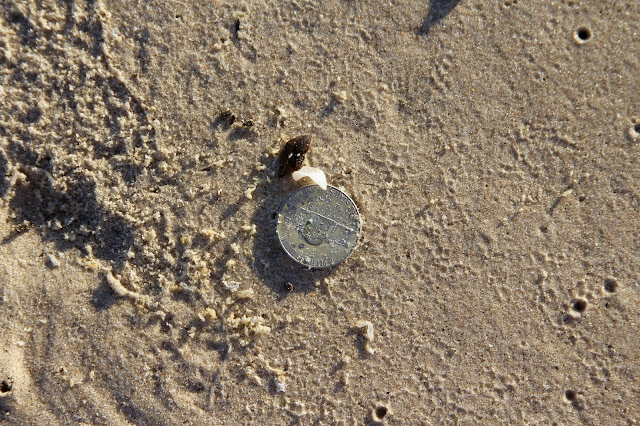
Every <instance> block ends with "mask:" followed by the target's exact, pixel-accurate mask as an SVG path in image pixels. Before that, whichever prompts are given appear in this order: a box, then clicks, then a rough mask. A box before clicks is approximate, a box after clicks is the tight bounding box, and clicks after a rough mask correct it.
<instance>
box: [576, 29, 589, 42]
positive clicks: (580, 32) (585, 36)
mask: <svg viewBox="0 0 640 426" xmlns="http://www.w3.org/2000/svg"><path fill="white" fill-rule="evenodd" d="M589 39H591V30H590V29H589V28H587V27H580V28H578V29H577V30H576V40H577V41H578V42H579V43H585V42H587V41H589Z"/></svg>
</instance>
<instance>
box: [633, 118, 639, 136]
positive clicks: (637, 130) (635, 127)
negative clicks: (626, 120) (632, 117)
mask: <svg viewBox="0 0 640 426" xmlns="http://www.w3.org/2000/svg"><path fill="white" fill-rule="evenodd" d="M633 131H634V132H636V134H640V121H638V122H637V123H636V124H634V125H633Z"/></svg>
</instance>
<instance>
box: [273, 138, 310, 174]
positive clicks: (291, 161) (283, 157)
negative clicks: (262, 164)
mask: <svg viewBox="0 0 640 426" xmlns="http://www.w3.org/2000/svg"><path fill="white" fill-rule="evenodd" d="M310 147H311V136H309V135H302V136H296V137H295V138H292V139H289V141H288V142H287V143H286V144H285V146H284V147H283V148H282V151H281V152H280V159H279V162H280V168H279V170H278V176H279V177H285V176H286V175H288V174H291V173H293V172H295V171H296V170H298V169H300V167H302V162H303V161H304V156H305V154H306V153H307V151H309V148H310Z"/></svg>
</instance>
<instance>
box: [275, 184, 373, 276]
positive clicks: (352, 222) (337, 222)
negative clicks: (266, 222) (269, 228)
mask: <svg viewBox="0 0 640 426" xmlns="http://www.w3.org/2000/svg"><path fill="white" fill-rule="evenodd" d="M360 231H361V223H360V214H359V213H358V208H357V207H356V204H355V203H354V202H353V200H352V199H351V198H349V196H348V195H347V194H345V193H344V192H342V191H340V190H339V189H337V188H334V187H333V186H327V189H326V191H325V190H323V189H322V188H320V187H319V186H318V185H308V186H303V187H302V188H299V189H297V190H295V191H294V192H292V193H291V194H290V195H289V196H288V197H287V198H286V199H285V200H284V202H283V203H282V205H281V206H280V209H279V210H278V224H277V226H276V233H277V234H278V240H280V245H281V246H282V248H283V249H284V251H285V252H286V253H287V254H288V255H289V256H290V257H291V258H292V259H293V260H295V261H296V262H298V263H300V264H301V265H304V266H308V267H310V268H327V267H330V266H335V265H337V264H339V263H341V262H343V261H344V260H345V259H346V258H347V257H349V255H350V254H351V253H352V252H353V250H354V249H355V248H356V245H357V244H358V240H359V239H360Z"/></svg>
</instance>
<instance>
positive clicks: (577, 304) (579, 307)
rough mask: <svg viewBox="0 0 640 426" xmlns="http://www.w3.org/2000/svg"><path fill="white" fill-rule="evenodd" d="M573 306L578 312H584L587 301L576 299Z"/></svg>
mask: <svg viewBox="0 0 640 426" xmlns="http://www.w3.org/2000/svg"><path fill="white" fill-rule="evenodd" d="M571 308H572V309H573V310H574V311H576V312H584V310H585V309H587V301H586V300H584V299H575V300H574V301H573V302H572V304H571Z"/></svg>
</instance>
